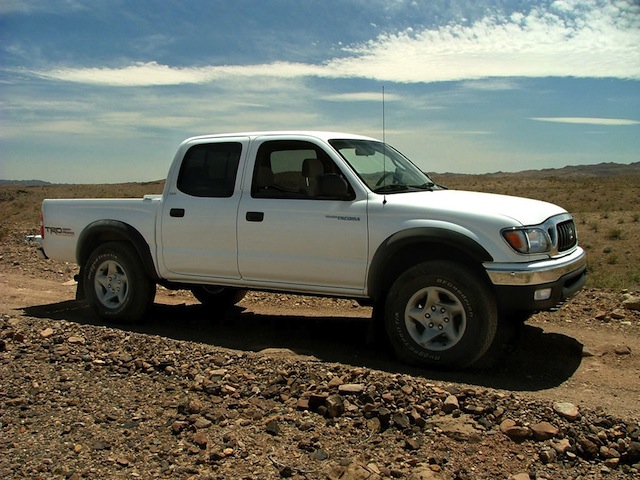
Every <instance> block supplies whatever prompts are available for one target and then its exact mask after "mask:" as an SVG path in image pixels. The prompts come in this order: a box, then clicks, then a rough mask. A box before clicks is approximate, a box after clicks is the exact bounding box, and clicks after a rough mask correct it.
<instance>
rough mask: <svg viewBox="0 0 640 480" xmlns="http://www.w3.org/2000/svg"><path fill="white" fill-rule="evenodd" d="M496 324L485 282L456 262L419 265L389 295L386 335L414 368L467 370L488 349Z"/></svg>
mask: <svg viewBox="0 0 640 480" xmlns="http://www.w3.org/2000/svg"><path fill="white" fill-rule="evenodd" d="M497 323H498V313H497V308H496V304H495V300H494V297H493V295H492V293H491V291H490V290H489V288H488V287H487V286H486V283H485V282H484V281H483V279H482V278H480V277H479V276H478V275H477V274H475V273H474V272H472V271H471V270H469V269H467V268H465V267H463V266H461V265H460V264H458V263H455V262H450V261H441V260H434V261H428V262H424V263H421V264H418V265H416V266H414V267H412V268H410V269H409V270H407V271H406V272H404V273H403V274H402V275H400V277H398V279H397V280H396V281H395V283H394V284H393V285H392V287H391V289H390V290H389V294H388V295H387V301H386V307H385V327H386V331H387V335H388V336H389V340H390V342H391V344H392V345H393V347H394V350H395V352H396V354H397V356H398V357H399V358H400V359H401V360H403V361H405V362H408V363H411V364H417V365H422V366H441V367H448V368H463V367H467V366H469V365H471V364H472V363H473V362H474V361H476V360H477V359H478V358H480V357H481V356H482V354H483V353H484V352H485V351H486V350H487V349H488V348H489V346H490V345H491V342H492V341H493V338H494V336H495V333H496V328H497Z"/></svg>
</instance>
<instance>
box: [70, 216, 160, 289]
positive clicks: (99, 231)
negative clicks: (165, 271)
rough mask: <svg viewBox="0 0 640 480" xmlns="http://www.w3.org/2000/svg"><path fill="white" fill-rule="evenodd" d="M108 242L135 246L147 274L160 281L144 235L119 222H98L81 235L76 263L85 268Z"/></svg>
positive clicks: (89, 226)
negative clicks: (92, 255) (90, 259)
mask: <svg viewBox="0 0 640 480" xmlns="http://www.w3.org/2000/svg"><path fill="white" fill-rule="evenodd" d="M107 242H126V243H129V244H131V245H132V246H133V248H134V249H135V251H136V253H137V254H138V256H139V257H140V260H141V261H142V265H143V267H144V270H145V273H146V274H147V276H148V277H149V278H151V279H153V280H158V279H159V276H158V272H157V271H156V267H155V264H154V262H153V257H152V256H151V249H150V247H149V244H148V243H147V241H146V240H145V238H144V237H143V236H142V234H141V233H140V232H139V231H138V230H136V229H135V228H134V227H132V226H131V225H129V224H127V223H124V222H121V221H119V220H97V221H95V222H93V223H91V224H89V225H87V227H86V228H85V229H84V230H83V231H82V233H80V236H79V237H78V244H77V247H76V261H77V263H78V265H80V268H84V265H85V263H86V262H87V259H88V258H89V255H91V252H93V251H94V250H95V249H96V248H97V247H98V246H99V245H102V244H104V243H107Z"/></svg>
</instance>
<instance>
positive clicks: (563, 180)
mask: <svg viewBox="0 0 640 480" xmlns="http://www.w3.org/2000/svg"><path fill="white" fill-rule="evenodd" d="M434 180H436V181H437V182H439V183H442V184H444V185H446V186H448V187H449V188H458V189H464V190H475V191H482V192H494V193H502V194H507V195H518V196H522V197H529V198H535V199H540V200H545V201H548V202H552V203H556V204H558V205H560V206H562V207H564V208H565V209H567V210H568V211H569V212H571V213H572V214H573V215H574V217H575V220H576V224H577V226H578V232H579V237H580V244H581V245H582V246H583V247H584V248H585V250H586V251H587V253H588V259H589V260H588V264H589V277H588V285H589V286H590V287H595V288H610V289H616V290H621V289H630V290H638V289H640V249H639V248H638V246H637V244H636V242H637V240H638V239H639V238H640V175H637V174H631V175H616V176H610V177H553V176H548V177H541V176H528V175H526V174H521V175H512V174H511V175H499V174H498V175H434ZM162 188H163V182H149V183H128V184H120V185H52V186H44V187H17V186H0V213H1V215H0V242H3V241H7V239H9V238H15V237H14V235H15V236H21V235H26V234H32V233H37V231H38V218H39V211H40V204H41V202H42V200H43V199H44V198H91V197H104V198H117V197H122V198H126V197H133V198H136V197H142V196H143V195H144V194H148V193H162ZM3 239H4V240H3Z"/></svg>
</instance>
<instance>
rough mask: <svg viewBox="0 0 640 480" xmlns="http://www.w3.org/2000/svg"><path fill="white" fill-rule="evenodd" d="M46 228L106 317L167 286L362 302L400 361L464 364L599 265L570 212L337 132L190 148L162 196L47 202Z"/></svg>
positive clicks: (132, 311) (206, 293)
mask: <svg viewBox="0 0 640 480" xmlns="http://www.w3.org/2000/svg"><path fill="white" fill-rule="evenodd" d="M41 234H42V237H43V239H42V252H41V253H43V255H44V256H45V257H49V258H54V259H58V260H64V261H69V262H75V263H77V264H78V265H79V266H80V273H79V276H78V280H79V281H78V293H77V298H80V299H86V300H87V301H88V302H89V303H90V305H91V306H92V308H93V309H94V310H95V312H96V313H97V314H98V315H100V316H101V317H102V318H104V319H105V320H107V321H136V320H138V319H140V318H142V317H143V316H144V315H145V311H146V310H147V308H148V307H149V305H150V304H151V303H152V302H153V299H154V295H155V289H156V285H157V284H161V285H164V286H167V287H170V288H176V289H190V290H192V291H193V293H194V295H195V296H196V298H197V299H198V300H200V301H201V302H203V303H205V304H209V305H213V306H217V307H220V308H223V307H225V306H228V305H230V304H233V303H235V302H237V301H239V300H240V299H241V298H242V297H243V295H244V293H245V292H246V291H247V290H250V289H254V290H265V291H282V292H293V293H300V294H312V295H323V296H332V297H344V298H354V299H357V300H358V301H360V302H361V303H363V304H369V305H372V306H373V307H374V308H373V323H372V325H374V326H380V328H379V329H374V330H376V331H379V332H382V333H383V334H386V336H387V337H388V340H389V342H390V344H391V345H392V346H393V348H394V349H395V351H396V353H397V355H398V357H399V358H401V359H402V360H404V361H407V362H410V363H414V364H420V365H428V366H433V365H442V366H447V367H458V368H459V367H466V366H468V365H471V364H473V363H474V362H477V361H478V360H479V359H481V358H483V356H486V355H488V352H489V351H490V350H491V347H492V346H495V345H497V344H498V343H499V337H500V336H501V331H502V330H503V329H507V328H508V327H509V325H512V324H513V323H511V322H517V321H522V319H526V318H527V317H528V316H529V315H530V314H531V313H533V312H536V311H540V310H549V309H553V308H556V307H557V306H559V305H560V304H562V303H563V302H564V301H565V300H566V299H567V298H569V297H570V296H572V295H573V294H575V293H576V292H577V291H578V290H580V288H581V287H582V286H583V284H584V281H585V270H586V257H585V253H584V251H583V249H582V248H580V247H579V246H578V243H577V233H576V227H575V224H574V221H573V219H572V217H571V216H570V215H569V214H568V213H567V212H566V211H565V210H563V209H562V208H560V207H558V206H556V205H552V204H550V203H546V202H542V201H537V200H530V199H525V198H519V197H511V196H501V195H494V194H486V193H478V192H465V191H456V190H449V189H446V188H444V187H442V186H439V185H437V184H436V183H434V182H433V181H432V180H431V179H430V177H429V176H427V175H426V174H425V173H423V172H422V171H421V170H420V169H419V168H418V167H417V166H415V165H414V164H413V163H411V162H410V161H409V160H408V159H407V158H406V157H405V156H403V155H402V154H401V153H399V152H398V151H397V150H396V149H394V148H393V147H392V146H390V145H388V144H385V143H384V142H380V141H378V140H375V139H373V138H368V137H364V136H359V135H352V134H344V133H331V132H302V131H301V132H254V133H237V134H225V135H209V136H199V137H194V138H190V139H187V140H185V141H184V142H183V143H182V144H181V145H180V147H179V148H178V151H177V153H176V155H175V157H174V160H173V163H172V165H171V167H170V169H169V174H168V176H167V180H166V184H165V187H164V191H163V193H162V195H147V196H145V197H144V198H142V199H87V200H82V199H76V200H62V199H56V200H45V201H44V202H43V205H42V225H41Z"/></svg>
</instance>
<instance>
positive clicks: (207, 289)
mask: <svg viewBox="0 0 640 480" xmlns="http://www.w3.org/2000/svg"><path fill="white" fill-rule="evenodd" d="M191 293H193V296H194V297H196V299H197V300H198V301H199V302H200V303H202V305H204V306H205V307H207V308H221V309H226V308H229V307H231V306H233V305H235V304H236V303H238V302H239V301H241V300H242V299H243V298H244V297H245V295H246V294H247V291H246V290H244V289H242V288H231V287H216V286H213V285H200V286H197V287H193V288H192V289H191Z"/></svg>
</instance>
